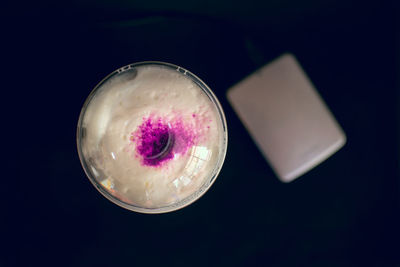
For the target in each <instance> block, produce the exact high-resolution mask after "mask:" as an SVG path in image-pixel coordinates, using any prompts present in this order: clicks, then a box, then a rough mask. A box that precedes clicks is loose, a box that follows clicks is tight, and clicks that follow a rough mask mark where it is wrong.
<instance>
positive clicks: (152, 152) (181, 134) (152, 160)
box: [131, 117, 196, 167]
mask: <svg viewBox="0 0 400 267" xmlns="http://www.w3.org/2000/svg"><path fill="white" fill-rule="evenodd" d="M195 139H196V134H195V131H194V130H193V129H190V127H188V126H185V125H184V124H183V123H182V121H181V120H179V119H178V120H175V121H171V122H169V121H168V122H167V121H166V120H162V119H161V118H154V117H149V118H143V123H142V124H141V125H140V126H139V127H138V129H137V130H136V131H135V132H133V133H132V135H131V141H132V142H135V143H136V154H137V156H139V157H140V158H141V159H142V164H143V165H145V166H151V167H159V166H161V165H163V164H164V163H165V162H167V161H168V160H171V159H173V158H174V155H175V154H184V153H185V152H186V151H187V150H188V149H189V148H190V147H192V146H193V145H194V143H195Z"/></svg>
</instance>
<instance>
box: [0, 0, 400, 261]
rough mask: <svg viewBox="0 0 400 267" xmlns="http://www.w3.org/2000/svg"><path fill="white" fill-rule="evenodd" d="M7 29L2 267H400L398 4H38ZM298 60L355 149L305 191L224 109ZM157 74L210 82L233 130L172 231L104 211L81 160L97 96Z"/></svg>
mask: <svg viewBox="0 0 400 267" xmlns="http://www.w3.org/2000/svg"><path fill="white" fill-rule="evenodd" d="M3 13H4V14H3V16H2V20H3V21H2V25H3V30H2V36H3V38H2V43H3V49H2V50H3V51H2V54H3V57H2V58H3V61H2V62H3V64H2V65H3V70H4V71H3V72H2V74H3V75H2V80H3V83H2V84H3V87H2V92H3V98H2V102H3V103H2V105H1V106H2V109H3V112H2V113H3V114H4V115H3V122H4V125H5V126H4V127H2V130H3V134H4V136H5V138H3V139H4V141H3V145H2V147H3V156H5V159H4V161H3V162H4V163H5V169H6V171H5V172H4V176H3V177H2V180H3V184H2V187H1V190H2V194H1V195H2V196H3V200H2V201H1V202H2V206H3V208H2V210H3V215H1V217H0V218H1V222H0V223H1V225H2V227H1V229H2V230H1V232H0V233H2V237H1V238H0V240H1V243H2V244H3V246H2V247H3V249H1V252H0V266H163V265H164V266H400V245H399V244H400V230H399V229H400V227H399V226H400V220H399V219H400V209H399V196H400V194H399V190H400V186H399V182H400V179H399V153H398V151H399V148H400V146H399V142H398V136H399V134H398V126H397V125H399V123H400V120H399V116H398V115H399V112H398V111H399V109H398V107H399V105H398V104H399V103H398V100H399V99H398V96H399V94H398V89H399V86H398V85H399V83H398V78H399V65H398V64H397V63H398V62H399V61H398V59H399V35H398V31H399V27H398V21H399V20H398V19H397V17H396V15H398V12H397V4H396V3H395V1H393V2H390V1H376V2H372V1H371V2H366V1H332V0H329V1H317V0H306V1H289V0H283V1H277V0H274V1H228V0H221V1H216V2H214V1H201V2H189V1H152V2H145V1H143V2H138V1H122V0H119V1H70V2H68V3H61V2H35V1H32V2H15V3H13V4H5V8H4V9H3ZM284 52H292V53H293V54H294V55H295V56H296V57H297V58H298V60H299V61H300V63H301V64H302V66H303V68H304V70H305V71H306V72H307V74H308V75H309V77H310V78H311V80H312V81H313V83H314V84H315V86H316V88H318V90H319V92H320V94H321V95H322V97H323V98H324V99H325V101H326V102H327V104H328V106H329V107H330V108H331V110H332V112H333V113H334V114H335V116H336V118H337V120H338V121H339V123H340V124H341V125H342V127H343V129H344V131H345V132H346V134H347V137H348V142H347V144H346V145H345V147H344V148H343V149H341V150H340V151H339V152H338V153H336V154H335V155H334V156H332V157H331V158H329V159H328V160H327V161H325V162H324V163H323V164H321V165H319V166H318V167H316V168H315V169H314V170H312V171H310V172H309V173H307V174H305V175H304V176H303V177H301V178H299V179H298V180H296V181H294V182H292V183H290V184H282V183H281V182H279V181H278V180H277V178H276V177H275V176H274V174H273V172H272V170H271V169H270V167H269V165H268V164H267V163H266V162H265V161H264V159H263V158H262V156H261V154H260V152H259V151H258V150H257V148H256V146H255V145H254V143H253V142H252V140H251V139H250V137H249V135H248V133H247V132H246V130H245V129H244V128H243V126H242V124H241V123H240V122H239V120H238V118H237V117H236V116H235V114H234V113H233V110H232V108H231V107H230V106H229V104H228V103H227V101H226V98H225V93H226V91H227V89H228V88H229V87H230V86H232V85H233V84H235V83H236V82H238V81H239V80H240V79H242V78H244V77H245V76H246V75H248V74H250V73H251V72H253V71H254V70H256V69H257V68H259V67H260V66H262V65H264V64H266V63H268V62H269V61H271V60H273V59H274V58H276V57H277V56H279V55H280V54H282V53H284ZM143 60H160V61H167V62H170V63H174V64H177V65H180V66H182V67H184V68H187V69H189V70H190V71H192V72H193V73H195V74H196V75H198V76H199V77H200V78H202V79H203V80H204V81H205V82H206V83H207V84H208V85H209V86H210V87H211V88H212V89H213V90H214V92H215V93H216V95H217V97H218V98H219V99H220V102H221V104H222V106H223V108H224V110H225V112H226V117H227V122H228V129H229V145H228V153H227V157H226V161H225V164H224V167H223V169H222V171H221V174H220V176H219V177H218V179H217V180H216V182H215V183H214V185H213V187H212V188H211V189H210V190H209V191H208V192H207V194H205V195H204V196H203V197H202V198H201V199H199V200H198V201H197V202H195V203H194V204H192V205H190V206H189V207H186V208H184V209H182V210H179V211H175V212H172V213H167V214H162V215H145V214H138V213H134V212H130V211H128V210H124V209H122V208H120V207H118V206H116V205H114V204H112V203H111V202H109V201H108V200H106V199H105V198H104V197H102V196H101V195H100V194H99V193H98V192H97V191H96V189H95V188H94V187H93V186H92V185H91V184H90V182H89V180H88V179H87V178H86V177H85V174H84V172H83V169H82V168H81V166H80V163H79V159H78V154H77V151H76V144H75V131H76V124H77V120H78V116H79V112H80V108H81V106H82V105H83V102H84V100H85V98H86V97H87V95H88V94H89V92H90V91H91V89H92V88H93V87H94V86H95V85H96V83H97V82H99V81H100V80H101V79H102V78H103V77H104V76H106V75H107V74H108V73H110V72H112V71H113V70H115V69H117V68H119V67H121V66H123V65H126V64H129V63H133V62H137V61H143ZM4 204H5V205H4Z"/></svg>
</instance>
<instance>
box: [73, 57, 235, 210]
mask: <svg viewBox="0 0 400 267" xmlns="http://www.w3.org/2000/svg"><path fill="white" fill-rule="evenodd" d="M227 142H228V139H227V126H226V120H225V115H224V112H223V110H222V108H221V105H220V103H219V102H218V100H217V98H216V96H215V95H214V94H213V92H212V91H211V89H210V88H209V87H208V86H207V85H206V84H205V83H204V82H203V81H202V80H200V79H199V78H198V77H197V76H195V75H194V74H192V73H191V72H189V71H188V70H186V69H184V68H182V67H179V66H176V65H173V64H169V63H164V62H155V61H154V62H153V61H148V62H139V63H134V64H130V65H127V66H125V67H122V68H120V69H118V70H116V71H114V72H112V73H111V74H109V75H108V76H107V77H105V78H104V79H103V80H102V81H101V82H100V83H99V84H98V85H97V86H96V87H95V88H94V89H93V91H92V92H91V93H90V94H89V96H88V98H87V99H86V101H85V103H84V105H83V108H82V111H81V113H80V116H79V121H78V127H77V146H78V153H79V158H80V161H81V164H82V166H83V169H84V171H85V173H86V175H87V177H88V178H89V180H90V181H91V183H92V184H93V185H94V186H95V187H96V189H97V190H98V191H99V192H100V193H101V194H102V195H103V196H105V197H106V198H107V199H109V200H110V201H112V202H113V203H115V204H117V205H119V206H121V207H124V208H126V209H129V210H132V211H136V212H141V213H164V212H170V211H174V210H177V209H180V208H183V207H185V206H187V205H189V204H191V203H193V202H194V201H196V200H197V199H199V198H200V197H201V196H202V195H203V194H204V193H205V192H206V191H207V190H208V189H209V188H210V187H211V185H212V184H213V182H214V181H215V180H216V178H217V176H218V174H219V172H220V170H221V168H222V165H223V162H224V159H225V155H226V150H227Z"/></svg>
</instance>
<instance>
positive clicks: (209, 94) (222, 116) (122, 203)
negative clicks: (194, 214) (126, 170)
mask: <svg viewBox="0 0 400 267" xmlns="http://www.w3.org/2000/svg"><path fill="white" fill-rule="evenodd" d="M150 65H158V66H163V67H167V68H169V69H171V70H175V71H177V72H179V73H181V74H182V75H185V76H187V77H188V78H190V79H191V80H192V81H193V82H194V83H195V84H196V85H197V86H198V87H199V88H200V89H201V90H202V91H203V93H205V94H206V95H207V97H208V98H209V99H210V101H211V102H212V103H213V106H214V107H215V108H216V110H217V112H218V117H219V119H220V122H221V124H222V130H223V136H222V139H223V142H224V143H223V147H222V148H221V150H220V152H219V154H220V155H219V156H218V161H217V163H216V164H215V166H214V169H213V170H212V172H211V174H210V176H209V177H207V178H206V179H205V181H204V183H203V184H202V185H201V186H200V187H199V188H198V189H197V190H196V191H195V192H194V193H192V194H190V195H189V196H187V197H185V198H183V199H182V200H180V201H178V202H176V203H173V204H170V205H167V206H164V207H158V208H144V207H140V206H135V205H133V204H131V203H127V202H125V201H123V200H121V199H119V198H118V197H116V196H114V195H112V194H111V193H110V192H109V191H108V190H107V189H105V188H104V187H103V186H102V185H101V184H100V182H98V181H97V179H96V178H94V175H93V174H92V172H91V170H90V168H89V166H88V163H87V162H86V159H85V157H84V155H83V152H82V145H81V143H82V123H83V117H84V116H85V114H86V110H87V108H88V106H89V104H90V102H91V100H92V99H93V97H94V96H95V95H96V93H97V92H98V90H99V89H100V88H101V87H102V85H103V84H104V83H106V82H107V81H108V80H110V79H111V78H112V77H114V76H115V75H118V74H120V73H123V72H125V71H127V70H130V69H133V68H136V67H140V66H150ZM76 142H77V150H78V155H79V160H80V162H81V165H82V167H83V170H84V171H85V174H86V176H87V178H88V179H89V181H90V182H91V183H92V184H93V186H94V187H95V188H96V189H97V190H98V191H99V192H100V193H101V194H102V195H103V196H104V197H105V198H107V199H108V200H109V201H111V202H112V203H114V204H116V205H118V206H120V207H122V208H125V209H128V210H130V211H134V212H139V213H147V214H158V213H167V212H172V211H175V210H179V209H182V208H184V207H186V206H188V205H190V204H192V203H193V202H195V201H196V200H198V199H199V198H200V197H202V196H203V195H204V194H205V193H206V192H207V191H208V190H209V188H210V187H211V186H212V184H213V183H214V182H215V180H216V178H217V177H218V175H219V173H220V171H221V169H222V166H223V163H224V161H225V157H226V152H227V147H228V128H227V123H226V118H225V114H224V111H223V109H222V106H221V104H220V102H219V101H218V99H217V97H216V96H215V94H214V92H213V91H212V90H211V89H210V87H208V85H207V84H206V83H205V82H203V81H202V80H201V79H200V78H199V77H197V76H196V75H195V74H193V73H192V72H190V71H189V70H187V69H185V68H182V67H180V66H178V65H174V64H171V63H167V62H162V61H141V62H136V63H132V64H128V65H125V66H123V67H121V68H119V69H117V70H114V71H113V72H111V73H110V74H108V75H107V76H106V77H104V78H103V79H102V80H101V81H100V82H99V83H97V85H96V86H95V87H94V88H93V89H92V90H91V92H90V94H89V95H88V96H87V98H86V100H85V102H84V104H83V106H82V109H81V112H80V114H79V119H78V124H77V130H76Z"/></svg>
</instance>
